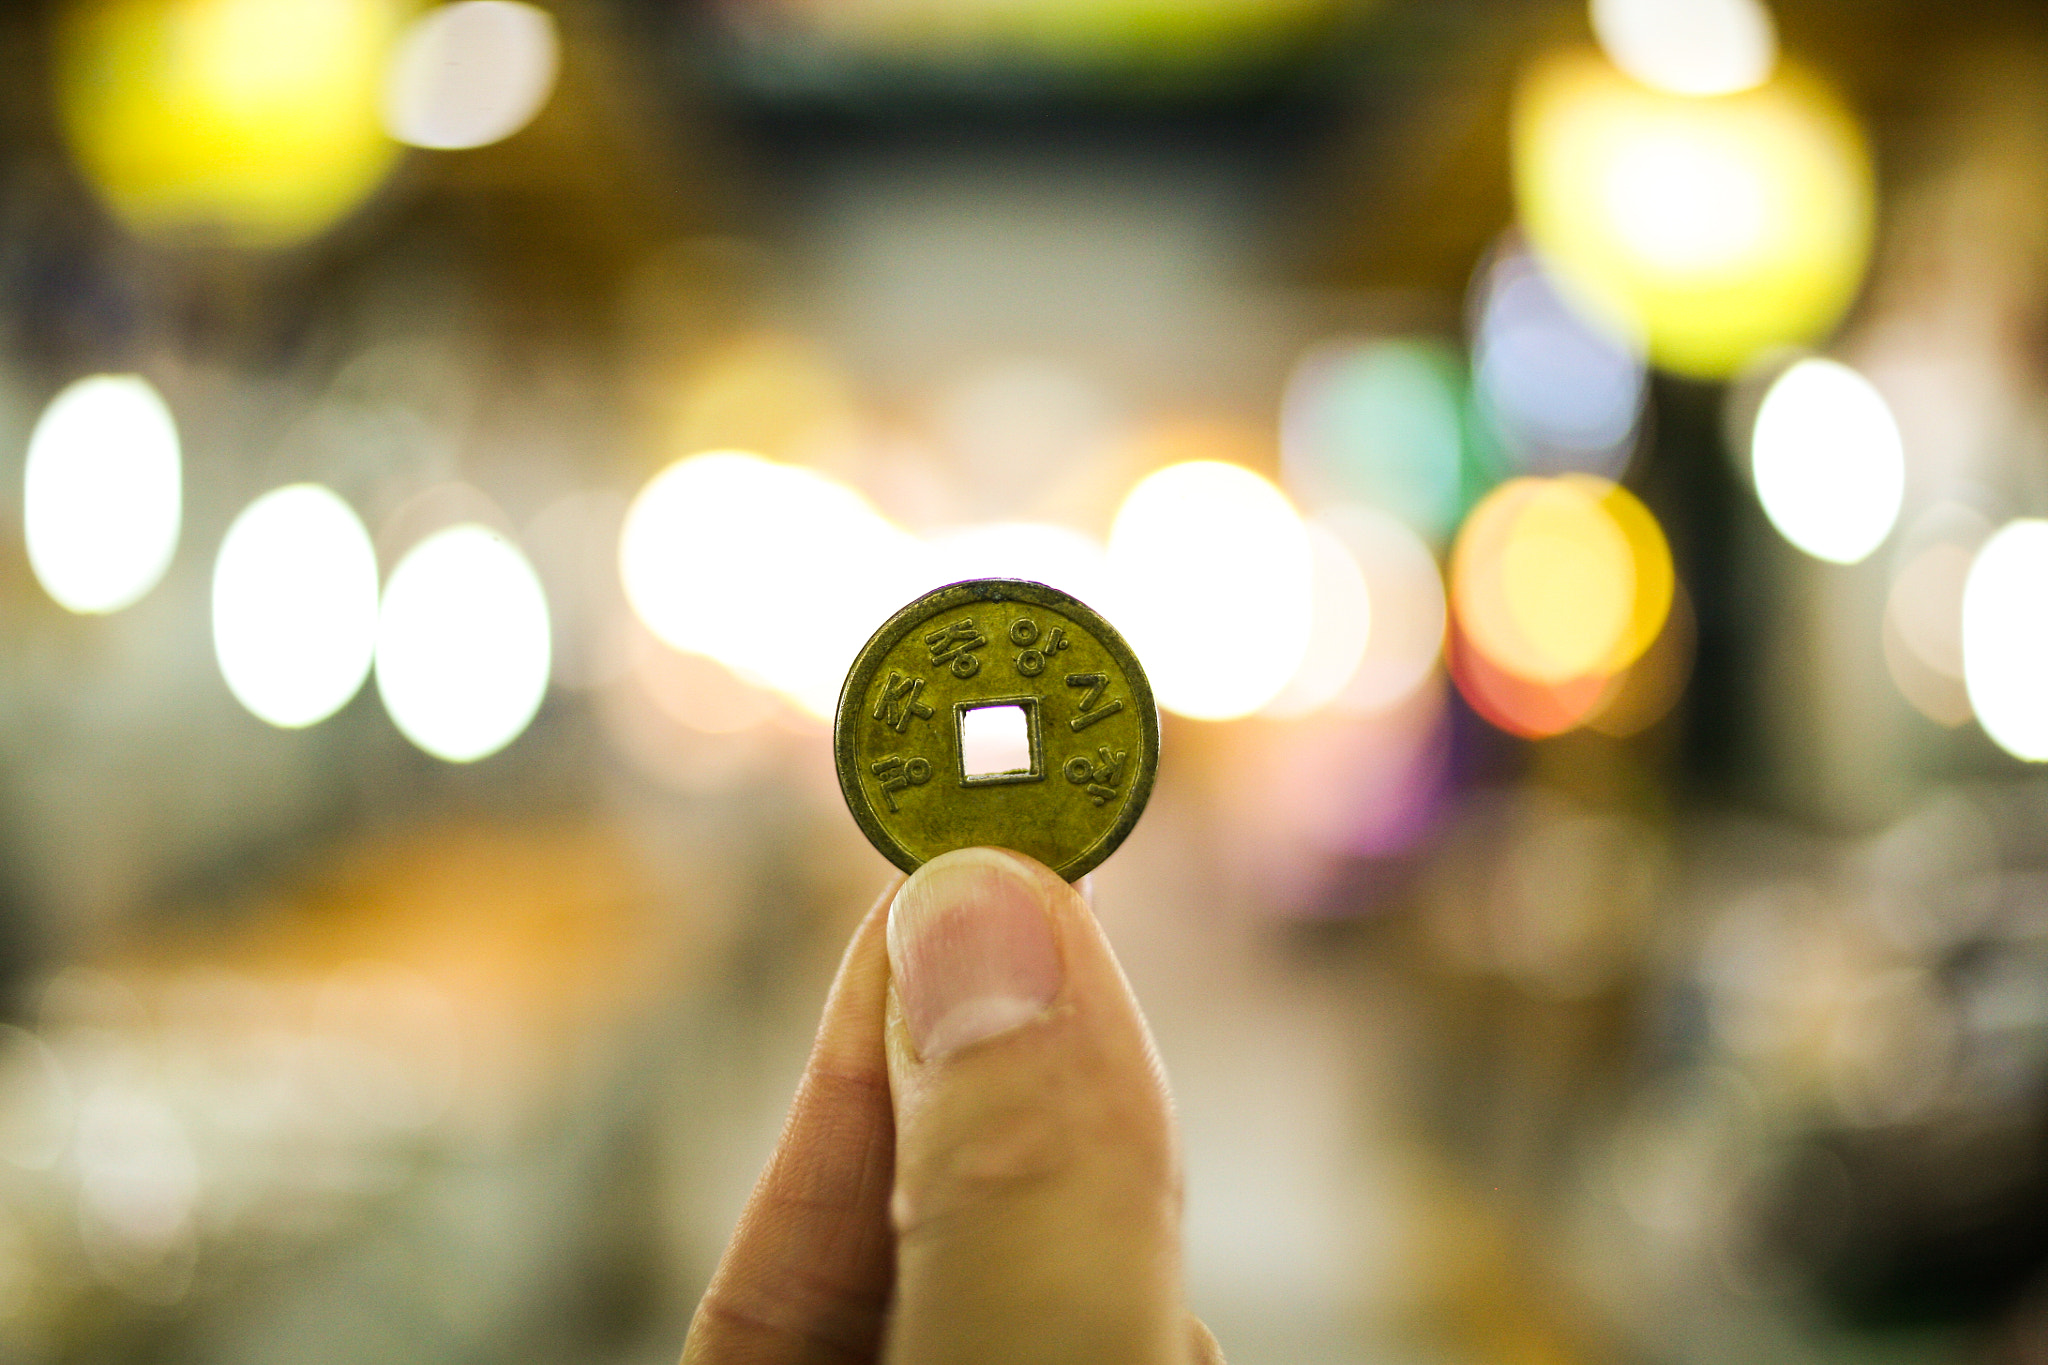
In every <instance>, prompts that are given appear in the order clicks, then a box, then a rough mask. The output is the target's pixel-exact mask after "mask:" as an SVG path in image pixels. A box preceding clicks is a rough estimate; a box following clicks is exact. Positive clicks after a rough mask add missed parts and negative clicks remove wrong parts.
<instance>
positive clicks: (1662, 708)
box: [1583, 579, 1699, 739]
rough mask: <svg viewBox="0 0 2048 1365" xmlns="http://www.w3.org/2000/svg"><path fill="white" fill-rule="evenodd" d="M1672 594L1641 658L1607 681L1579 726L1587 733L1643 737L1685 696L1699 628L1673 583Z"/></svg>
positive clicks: (1685, 598)
mask: <svg viewBox="0 0 2048 1365" xmlns="http://www.w3.org/2000/svg"><path fill="white" fill-rule="evenodd" d="M1672 589H1673V591H1672V594H1671V606H1670V610H1669V612H1668V613H1667V614H1666V615H1665V618H1664V628H1663V629H1662V630H1660V631H1658V632H1657V638H1656V639H1655V640H1653V641H1651V643H1650V647H1649V648H1648V649H1646V650H1644V651H1643V654H1642V656H1641V657H1640V658H1638V659H1637V660H1636V661H1635V662H1634V663H1632V664H1630V665H1629V666H1628V667H1627V668H1625V669H1623V670H1621V672H1619V673H1617V674H1615V675H1614V676H1613V677H1612V678H1610V679H1608V682H1607V686H1606V688H1605V689H1604V690H1603V691H1602V692H1601V694H1600V699H1599V701H1597V702H1595V703H1594V705H1593V709H1592V710H1591V711H1590V712H1588V713H1587V715H1586V719H1585V721H1584V722H1583V723H1584V725H1585V727H1586V728H1587V729H1589V730H1593V731H1596V732H1598V733H1600V734H1603V735H1607V736H1609V737H1611V738H1614V739H1626V738H1628V737H1629V736H1630V735H1635V734H1641V733H1642V732H1643V731H1645V730H1647V729H1649V728H1650V727H1651V726H1652V725H1655V724H1656V723H1657V722H1658V721H1660V720H1662V719H1664V717H1665V716H1667V715H1669V714H1670V713H1671V709H1672V708H1673V707H1674V706H1676V705H1678V700H1679V698H1680V697H1682V696H1684V695H1685V685H1686V683H1688V682H1689V681H1691V679H1692V666H1693V659H1694V656H1695V654H1696V652H1697V650H1698V644H1699V626H1698V621H1697V619H1696V618H1695V616H1694V615H1693V609H1692V600H1691V598H1689V597H1688V596H1687V595H1686V592H1685V589H1684V586H1683V585H1682V584H1680V583H1679V582H1678V581H1677V580H1676V579H1674V580H1673V582H1672Z"/></svg>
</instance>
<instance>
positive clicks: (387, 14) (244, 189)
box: [55, 0, 410, 246]
mask: <svg viewBox="0 0 2048 1365" xmlns="http://www.w3.org/2000/svg"><path fill="white" fill-rule="evenodd" d="M409 8H410V6H409V5H408V4H405V3H404V0H76V2H75V3H73V4H71V5H70V6H69V7H68V8H67V10H66V11H65V13H64V15H63V17H62V19H61V21H60V23H59V26H58V33H57V42H56V49H57V55H56V71H55V80H56V87H57V103H58V111H59V114H60V116H61V118H62V121H63V125H64V130H65V133H66V135H67V136H68V138H69V140H70V143H71V147H72V150H73V152H74V154H75V155H76V156H77V158H78V161H79V164H80V165H81V167H82V168H83V169H84V171H85V175H86V178H87V179H88V180H89V181H91V182H92V184H93V186H94V188H95V189H97V190H98V191H99V193H100V194H101V196H102V197H104V198H105V199H106V201H107V202H108V204H109V205H111V206H112V208H113V209H114V211H115V213H116V214H117V215H118V216H119V217H120V218H121V219H122V220H123V221H124V222H126V223H127V224H128V225H129V226H130V227H131V228H133V229H135V230H136V231H138V232H143V233H149V234H170V235H180V236H183V235H198V236H202V237H220V238H224V239H225V240H227V241H229V242H231V243H233V244H236V245H242V246H281V245H287V244H290V243H292V242H297V241H302V240H304V239H306V238H308V237H311V236H314V235H315V234H317V233H319V232H321V231H322V230H323V229H325V228H327V227H329V226H330V225H332V224H333V223H334V222H336V221H337V220H339V219H340V218H341V217H342V216H343V215H344V214H346V213H348V212H349V211H350V210H351V209H353V208H354V207H356V206H357V205H358V204H360V203H362V201H363V200H365V199H367V198H368V197H369V196H370V194H371V192H372V191H374V190H375V189H376V188H377V186H378V185H379V184H380V183H381V182H382V181H383V179H384V176H385V174H386V173H387V172H388V171H389V170H390V168H391V166H392V164H393V161H394V159H395V157H396V155H397V151H398V149H397V147H396V146H395V145H394V144H393V143H392V142H391V140H390V139H389V138H388V137H386V136H385V134H384V130H383V128H382V126H381V125H380V123H379V121H378V116H377V102H378V94H379V91H380V88H381V86H382V80H383V74H384V69H385V62H386V58H387V56H388V54H389V52H390V47H391V42H392V39H393V36H394V35H395V33H396V32H397V29H398V24H399V21H400V19H401V17H402V15H403V14H404V12H405V11H407V10H408V9H409Z"/></svg>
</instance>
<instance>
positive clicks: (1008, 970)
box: [889, 848, 1062, 1058]
mask: <svg viewBox="0 0 2048 1365" xmlns="http://www.w3.org/2000/svg"><path fill="white" fill-rule="evenodd" d="M1051 909H1052V907H1051V906H1050V905H1048V904H1047V903H1046V887H1045V885H1044V884H1043V883H1042V882H1041V881H1040V880H1039V879H1038V878H1037V877H1035V876H1033V875H1032V873H1031V871H1030V870H1029V869H1028V868H1026V867H1025V866H1024V865H1023V864H1022V863H1019V862H1018V861H1017V860H1016V859H1014V858H1012V857H1010V856H1009V855H1008V854H1006V853H1002V852H999V851H997V850H995V849H990V848H969V849H962V850H960V851H959V852H956V853H948V854H945V855H944V856H942V857H939V858H934V859H933V860H932V861H931V862H929V863H926V864H925V865H924V866H923V867H921V868H919V869H918V870H917V871H916V872H914V873H912V874H911V876H910V880H909V881H907V882H905V883H904V884H903V889H902V890H901V891H898V892H897V893H896V899H895V901H894V902H893V903H892V904H891V905H890V906H889V969H890V971H892V972H893V973H895V977H896V991H897V995H898V996H899V997H900V998H901V999H902V1001H903V1015H904V1020H905V1022H907V1023H908V1024H909V1026H910V1041H911V1042H912V1043H913V1044H914V1045H915V1046H916V1048H917V1054H918V1056H920V1057H927V1058H929V1057H943V1056H945V1055H946V1054H947V1053H949V1052H957V1051H959V1050H960V1049H961V1048H963V1047H966V1046H968V1045H969V1044H971V1043H979V1042H981V1041H983V1040H984V1039H988V1038H993V1037H995V1036H996V1035H997V1034H999V1033H1007V1032H1009V1031H1010V1030H1011V1029H1013V1028H1016V1027H1017V1026H1018V1025H1020V1024H1023V1023H1027V1022H1029V1021H1030V1020H1032V1019H1035V1018H1036V1017H1038V1015H1040V1014H1042V1013H1044V1011H1045V1009H1046V1007H1047V1006H1049V1005H1050V1004H1052V1002H1053V997H1055V996H1057V995H1058V994H1059V990H1060V979H1061V975H1062V973H1061V968H1060V954H1059V946H1058V945H1057V944H1056V943H1054V941H1053V931H1052V918H1051Z"/></svg>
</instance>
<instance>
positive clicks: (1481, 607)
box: [1451, 478, 1636, 684]
mask: <svg viewBox="0 0 2048 1365" xmlns="http://www.w3.org/2000/svg"><path fill="white" fill-rule="evenodd" d="M1635 587H1636V584H1635V560H1634V556H1633V555H1632V554H1631V553H1630V550H1629V543H1628V537H1627V536H1626V535H1625V534H1624V533H1623V532H1622V530H1621V528H1620V527H1619V526H1617V525H1616V524H1615V522H1614V519H1613V518H1612V517H1610V516H1608V515H1607V514H1606V512H1605V511H1604V510H1603V509H1602V508H1601V506H1600V503H1599V500H1598V498H1597V497H1595V496H1593V495H1592V493H1591V492H1590V491H1589V490H1588V489H1586V488H1584V487H1581V486H1580V485H1579V484H1578V483H1576V482H1566V481H1564V480H1551V479H1533V478H1530V479H1516V480H1514V481H1512V482H1510V483H1506V484H1503V485H1501V486H1500V487H1499V488H1497V489H1495V490H1494V492H1493V493H1492V494H1490V495H1489V496H1488V497H1487V498H1486V500H1485V501H1484V502H1482V503H1480V505H1479V506H1478V507H1476V508H1474V509H1473V511H1472V515H1471V516H1470V517H1469V518H1467V519H1466V522H1465V527H1464V529H1463V530H1462V531H1461V532H1460V533H1459V536H1458V544H1457V548H1456V550H1455V551H1454V552H1453V557H1452V562H1451V596H1452V601H1453V602H1454V603H1455V607H1456V611H1457V617H1458V624H1459V627H1460V629H1461V630H1462V632H1463V633H1464V635H1465V636H1466V637H1468V638H1469V639H1470V640H1471V641H1472V643H1473V645H1474V647H1475V648H1477V650H1478V651H1479V652H1480V653H1481V654H1482V655H1484V656H1485V657H1486V659H1487V660H1488V661H1490V662H1491V663H1493V664H1494V665H1495V666H1496V667H1499V668H1502V669H1505V670H1506V671H1508V672H1510V673H1512V674H1514V675H1515V676H1517V677H1520V678H1523V679H1526V680H1528V681H1530V682H1536V683H1544V684H1556V683H1562V682H1566V681H1568V680H1570V679H1573V678H1579V677H1583V676H1585V675H1587V674H1589V673H1592V672H1593V671H1595V670H1596V669H1598V668H1600V666H1601V665H1602V664H1603V663H1604V662H1606V660H1607V659H1608V658H1609V656H1611V655H1612V654H1613V653H1614V651H1615V649H1616V647H1617V646H1618V645H1619V644H1620V642H1621V640H1622V637H1623V635H1624V633H1625V632H1626V631H1627V629H1628V626H1629V621H1630V618H1631V616H1632V614H1633V611H1634V603H1635Z"/></svg>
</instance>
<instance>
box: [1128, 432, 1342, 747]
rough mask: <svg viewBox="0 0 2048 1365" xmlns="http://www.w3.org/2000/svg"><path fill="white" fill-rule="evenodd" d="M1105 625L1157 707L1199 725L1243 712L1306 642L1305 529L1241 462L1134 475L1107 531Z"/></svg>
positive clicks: (1273, 688)
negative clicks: (1139, 667) (1112, 625)
mask: <svg viewBox="0 0 2048 1365" xmlns="http://www.w3.org/2000/svg"><path fill="white" fill-rule="evenodd" d="M1109 561H1110V573H1111V576H1112V580H1113V582H1114V585H1115V587H1114V592H1113V596H1112V604H1113V606H1112V611H1113V615H1112V619H1113V620H1115V622H1116V623H1117V625H1118V627H1119V628H1120V629H1121V630H1122V632H1123V633H1124V635H1126V636H1127V637H1128V638H1129V639H1130V642H1131V647H1132V648H1133V649H1134V650H1136V651H1137V654H1138V658H1139V660H1140V661H1141V662H1142V663H1143V664H1144V666H1145V672H1146V673H1147V675H1148V676H1149V677H1150V678H1151V681H1152V689H1153V691H1154V692H1155V693H1156V694H1157V696H1158V699H1159V704H1160V705H1161V706H1164V707H1166V708H1167V709H1169V710H1172V711H1177V712H1179V713H1180V714H1181V715H1184V716H1192V717H1195V718H1196V719H1199V720H1228V719H1231V718H1233V717H1237V716H1244V715H1249V714H1251V713H1252V712H1253V711H1256V710H1258V709H1259V708H1260V707H1261V706H1264V705H1265V704H1266V703H1267V702H1268V701H1270V700H1272V699H1273V697H1274V696H1276V695H1277V694H1278V693H1279V691H1280V689H1281V688H1283V687H1285V686H1286V685H1287V680H1288V679H1289V678H1291V677H1292V676H1293V675H1294V670H1295V669H1296V667H1297V666H1298V665H1299V664H1300V662H1301V658H1302V655H1303V653H1304V652H1306V650H1307V648H1308V643H1309V630H1310V622H1311V616H1310V612H1311V591H1312V590H1311V583H1312V581H1313V568H1312V561H1311V555H1310V550H1309V539H1308V531H1307V528H1306V527H1305V526H1304V525H1303V524H1302V520H1301V517H1300V516H1299V515H1298V514H1297V513H1296V512H1295V510H1294V508H1293V506H1292V505H1291V504H1290V503H1289V502H1288V501H1287V499H1286V497H1285V496H1284V495H1282V494H1281V492H1280V490H1279V489H1277V488H1275V487H1273V485H1272V484H1270V483H1268V482H1267V481H1266V480H1264V479H1262V478H1260V477H1259V476H1258V475H1257V474H1254V473H1253V472H1252V471H1251V470H1249V469H1246V468H1244V467H1243V466H1242V465H1235V464H1226V463H1224V462H1223V461H1220V460H1191V461H1188V462H1186V463H1184V464H1175V465H1168V466H1167V467H1166V468H1164V469H1161V470H1158V471H1156V472H1154V473H1152V474H1150V475H1148V476H1146V477H1145V478H1144V479H1143V480H1141V481H1140V482H1139V483H1138V485H1137V487H1135V488H1133V489H1132V490H1131V492H1130V494H1129V496H1127V497H1126V498H1125V499H1124V502H1123V506H1122V507H1121V508H1119V509H1118V511H1117V514H1116V522H1115V525H1114V526H1113V527H1112V528H1111V530H1110V536H1109Z"/></svg>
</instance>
